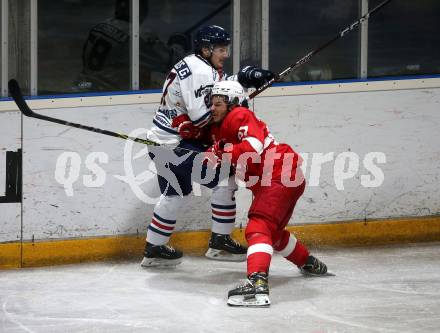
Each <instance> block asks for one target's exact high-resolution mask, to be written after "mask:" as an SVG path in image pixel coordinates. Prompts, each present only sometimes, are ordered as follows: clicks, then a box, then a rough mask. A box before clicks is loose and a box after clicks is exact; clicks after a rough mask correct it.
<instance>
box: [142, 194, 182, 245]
mask: <svg viewBox="0 0 440 333" xmlns="http://www.w3.org/2000/svg"><path fill="white" fill-rule="evenodd" d="M184 198H185V197H183V198H182V197H180V196H177V195H176V196H165V195H161V197H160V199H159V201H158V202H157V204H156V206H155V207H154V211H153V217H152V219H151V223H150V225H149V226H148V230H147V242H148V243H151V244H154V245H164V244H167V243H168V241H169V239H170V237H171V234H172V233H173V231H174V227H175V226H176V217H177V213H178V211H179V209H180V207H181V206H182V204H183V202H184Z"/></svg>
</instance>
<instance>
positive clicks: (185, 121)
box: [171, 114, 200, 140]
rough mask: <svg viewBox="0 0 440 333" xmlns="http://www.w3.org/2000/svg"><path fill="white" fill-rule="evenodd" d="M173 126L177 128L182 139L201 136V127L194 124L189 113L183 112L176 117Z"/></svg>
mask: <svg viewBox="0 0 440 333" xmlns="http://www.w3.org/2000/svg"><path fill="white" fill-rule="evenodd" d="M171 126H172V127H175V128H177V132H178V133H179V135H180V136H181V137H182V139H185V140H189V139H197V138H198V137H199V136H200V129H199V128H198V127H197V126H194V124H193V123H192V121H191V119H189V117H188V115H187V114H181V115H180V116H177V117H175V118H174V119H173V122H172V123H171Z"/></svg>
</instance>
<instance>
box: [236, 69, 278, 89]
mask: <svg viewBox="0 0 440 333" xmlns="http://www.w3.org/2000/svg"><path fill="white" fill-rule="evenodd" d="M273 78H275V74H274V73H272V72H271V71H267V70H265V69H261V68H257V67H255V66H246V67H243V68H242V69H240V71H239V72H238V82H239V83H240V84H241V85H242V86H243V87H245V88H257V89H258V88H260V87H261V86H262V85H264V84H265V83H267V82H269V81H270V80H272V79H273Z"/></svg>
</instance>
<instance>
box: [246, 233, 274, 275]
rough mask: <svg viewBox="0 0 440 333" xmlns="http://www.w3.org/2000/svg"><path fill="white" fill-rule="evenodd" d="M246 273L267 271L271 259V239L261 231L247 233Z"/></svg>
mask: <svg viewBox="0 0 440 333" xmlns="http://www.w3.org/2000/svg"><path fill="white" fill-rule="evenodd" d="M246 239H247V242H248V245H249V247H248V250H247V275H248V276H249V275H250V274H252V273H254V272H265V273H269V266H270V261H271V259H272V254H273V248H272V240H271V239H270V237H269V236H267V235H265V234H262V233H252V234H249V235H248V234H247V235H246Z"/></svg>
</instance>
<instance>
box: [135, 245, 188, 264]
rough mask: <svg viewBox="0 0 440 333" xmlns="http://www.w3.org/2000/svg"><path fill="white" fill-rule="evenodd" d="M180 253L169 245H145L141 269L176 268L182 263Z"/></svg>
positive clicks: (181, 254)
mask: <svg viewBox="0 0 440 333" xmlns="http://www.w3.org/2000/svg"><path fill="white" fill-rule="evenodd" d="M182 256H183V253H182V251H179V250H176V249H175V248H173V247H171V246H169V245H153V244H149V243H147V244H145V250H144V259H142V262H141V266H142V267H166V266H176V265H178V264H180V263H181V262H182Z"/></svg>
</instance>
